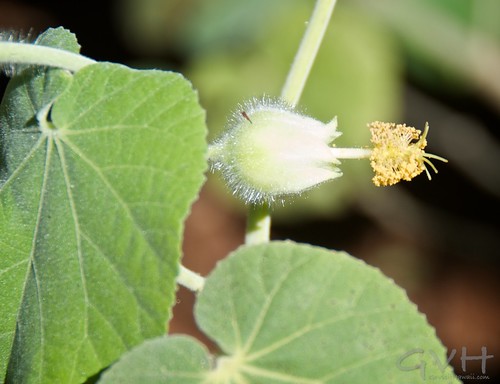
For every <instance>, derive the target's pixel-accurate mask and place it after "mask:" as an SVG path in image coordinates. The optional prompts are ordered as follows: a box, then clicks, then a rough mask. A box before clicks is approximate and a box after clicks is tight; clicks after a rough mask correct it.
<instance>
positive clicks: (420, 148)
mask: <svg viewBox="0 0 500 384" xmlns="http://www.w3.org/2000/svg"><path fill="white" fill-rule="evenodd" d="M368 127H369V128H370V132H371V134H372V139H371V141H372V143H373V145H374V148H373V151H372V153H371V156H370V164H371V166H372V168H373V171H374V172H375V176H374V177H373V183H374V184H375V185H376V186H386V185H393V184H396V183H397V182H399V181H401V180H407V181H409V180H411V179H413V178H414V177H415V176H417V175H419V174H421V173H422V172H423V171H425V172H426V174H427V177H428V178H429V180H430V179H431V174H430V173H429V171H428V169H427V167H426V165H429V166H430V167H431V168H432V169H433V170H434V172H436V173H437V169H436V167H435V166H434V165H433V164H432V163H431V161H430V160H429V158H432V159H436V160H440V161H444V162H448V160H446V159H444V158H442V157H440V156H436V155H433V154H430V153H426V152H425V151H424V148H425V147H426V146H427V140H426V136H427V132H428V131H429V125H428V124H427V123H426V124H425V129H424V133H423V134H422V135H421V133H422V132H421V131H420V130H418V129H416V128H413V127H408V126H406V125H405V124H395V123H383V122H380V121H375V122H373V123H370V124H368Z"/></svg>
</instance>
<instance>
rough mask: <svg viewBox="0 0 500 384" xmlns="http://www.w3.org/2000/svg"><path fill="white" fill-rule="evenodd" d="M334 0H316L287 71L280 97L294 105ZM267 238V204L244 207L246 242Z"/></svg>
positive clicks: (306, 76) (268, 223) (255, 241)
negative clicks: (245, 212) (245, 210)
mask: <svg viewBox="0 0 500 384" xmlns="http://www.w3.org/2000/svg"><path fill="white" fill-rule="evenodd" d="M335 3H336V0H317V2H316V5H315V7H314V11H313V14H312V16H311V19H310V21H309V24H308V26H307V29H306V32H305V34H304V37H303V38H302V41H301V43H300V46H299V50H298V51H297V54H296V55H295V59H294V60H293V64H292V67H291V69H290V72H289V73H288V76H287V79H286V81H285V85H284V86H283V89H282V91H281V98H282V99H283V100H285V101H286V102H287V103H288V104H290V105H292V106H295V105H297V103H298V102H299V99H300V96H301V95H302V91H303V89H304V86H305V84H306V81H307V78H308V76H309V73H310V72H311V68H312V66H313V64H314V61H315V59H316V55H317V53H318V50H319V47H320V45H321V41H322V40H323V36H324V35H325V31H326V28H327V26H328V23H329V22H330V18H331V15H332V12H333V8H334V7H335ZM270 239H271V214H270V210H269V206H268V205H261V206H251V207H249V209H248V219H247V229H246V236H245V243H246V244H259V243H266V242H268V241H269V240H270Z"/></svg>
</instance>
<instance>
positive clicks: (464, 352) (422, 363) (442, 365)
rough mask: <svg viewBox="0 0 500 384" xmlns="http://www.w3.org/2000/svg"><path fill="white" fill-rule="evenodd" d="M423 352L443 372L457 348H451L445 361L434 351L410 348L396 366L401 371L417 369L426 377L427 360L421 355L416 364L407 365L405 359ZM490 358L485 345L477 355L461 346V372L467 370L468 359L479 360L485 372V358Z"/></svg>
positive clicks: (423, 377) (482, 371) (482, 370)
mask: <svg viewBox="0 0 500 384" xmlns="http://www.w3.org/2000/svg"><path fill="white" fill-rule="evenodd" d="M425 353H429V354H430V355H431V357H432V362H434V363H435V364H436V366H437V367H438V369H439V370H440V371H441V372H442V373H444V370H445V369H446V367H447V366H448V364H449V363H450V361H451V360H452V359H453V358H454V357H455V355H456V354H457V350H456V349H452V350H451V353H450V355H449V356H448V358H447V360H446V361H445V362H443V361H441V359H440V358H439V356H437V355H436V353H435V352H434V351H427V352H426V351H425V350H423V349H421V348H415V349H412V350H410V351H408V352H406V353H405V354H404V355H402V356H401V357H400V358H399V360H398V361H397V366H398V368H399V369H401V370H402V371H415V370H417V369H419V370H420V376H421V377H422V379H423V380H425V377H426V376H425V369H426V365H427V362H426V361H425V360H424V359H423V357H422V358H421V359H420V361H419V362H418V364H413V365H409V364H408V363H407V360H408V359H409V358H410V357H412V356H414V355H416V354H419V355H422V356H423V355H424V354H425ZM492 358H493V355H488V354H487V351H486V347H481V355H479V356H469V355H467V347H462V354H461V356H460V361H461V363H462V372H464V373H465V372H467V362H468V361H472V360H481V373H482V374H484V373H486V360H488V359H492Z"/></svg>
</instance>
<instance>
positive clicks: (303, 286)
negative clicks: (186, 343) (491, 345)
mask: <svg viewBox="0 0 500 384" xmlns="http://www.w3.org/2000/svg"><path fill="white" fill-rule="evenodd" d="M195 313H196V318H197V321H198V324H199V326H200V327H201V328H202V329H203V330H204V331H205V333H206V334H207V335H208V336H210V337H211V338H213V339H214V340H215V341H217V343H218V344H219V346H220V347H221V349H222V350H223V351H224V352H225V353H226V354H227V355H229V357H226V359H229V362H227V361H226V363H225V364H224V365H222V366H221V365H219V366H220V367H221V368H220V369H221V370H224V369H227V368H226V367H231V369H233V370H234V371H233V373H232V377H234V378H236V377H242V378H244V379H246V380H248V381H249V382H252V383H258V382H265V383H274V382H276V383H366V381H367V378H368V377H369V378H370V380H369V381H370V382H371V383H388V382H394V383H402V382H404V383H413V382H421V380H422V378H421V376H420V375H421V371H420V370H419V369H413V370H410V371H408V370H404V368H405V367H415V366H416V365H418V364H420V360H424V361H426V370H425V375H429V376H428V377H430V376H431V375H432V376H436V377H444V376H447V378H449V377H452V376H451V372H450V370H449V369H447V370H446V372H443V373H442V372H441V371H440V369H439V368H440V365H439V364H443V365H446V357H445V349H444V348H443V346H442V345H441V343H440V342H439V340H438V339H437V338H436V335H435V332H434V329H433V328H431V327H430V326H429V325H428V324H427V322H426V321H425V318H424V316H422V315H421V314H419V313H418V311H417V309H416V307H415V305H414V304H413V303H411V302H410V301H409V300H408V298H407V296H406V294H405V292H404V291H403V290H402V289H400V288H399V287H397V286H396V285H395V284H394V282H393V281H392V280H390V279H388V278H386V277H385V276H384V275H383V274H382V273H381V272H380V271H379V270H377V269H375V268H373V267H371V266H368V265H366V264H365V263H363V262H361V261H359V260H356V259H354V258H352V257H350V256H349V255H347V254H345V253H341V252H330V251H327V250H325V249H321V248H314V247H310V246H307V245H298V244H295V243H291V242H283V243H281V242H280V243H271V244H265V245H259V246H254V247H245V248H242V249H240V250H239V251H238V252H236V254H234V255H233V256H232V257H230V258H229V259H227V260H225V261H224V262H222V263H220V264H219V265H218V267H217V268H216V270H215V271H214V272H213V273H212V275H211V276H210V278H209V279H208V280H207V282H206V285H205V288H204V290H203V291H202V292H201V294H200V296H199V298H198V301H197V305H196V309H195ZM417 349H422V350H423V351H425V353H423V354H419V353H414V354H411V355H410V356H409V357H408V358H406V359H403V360H402V361H401V363H399V361H400V360H401V359H402V358H403V357H404V356H405V354H407V353H409V352H411V351H415V350H417ZM434 355H436V356H438V357H439V364H436V362H435V361H433V356H434ZM422 364H423V363H422ZM450 380H451V379H450ZM450 380H447V379H446V380H445V379H442V380H439V379H437V380H436V382H446V383H448V382H450ZM234 381H235V382H238V381H237V380H236V379H235V380H234Z"/></svg>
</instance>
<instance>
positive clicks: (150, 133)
mask: <svg viewBox="0 0 500 384" xmlns="http://www.w3.org/2000/svg"><path fill="white" fill-rule="evenodd" d="M54 79H55V80H54ZM61 79H63V80H64V81H62V80H61ZM56 80H57V81H56ZM56 83H57V84H56ZM58 84H59V85H58ZM56 85H58V86H56ZM62 85H64V87H63V86H62ZM54 100H55V101H54ZM52 103H53V104H52ZM0 112H1V117H0V125H1V130H2V131H1V137H2V160H1V172H2V173H1V179H0V180H1V184H0V231H1V232H0V233H1V240H0V279H1V280H0V282H1V284H0V286H1V289H0V302H1V303H2V309H1V311H2V313H1V316H0V354H1V356H0V360H1V364H0V369H1V371H0V379H2V378H3V376H4V375H5V372H6V371H7V376H6V381H7V382H14V383H23V382H30V383H58V382H60V383H72V382H81V381H83V380H85V379H86V378H87V377H89V376H90V375H92V374H95V373H96V372H98V371H99V370H100V369H102V368H103V367H106V366H107V365H109V364H110V363H111V362H112V361H114V360H115V359H117V358H118V356H120V355H121V354H122V353H123V352H124V351H126V350H128V349H130V348H132V347H133V346H134V345H136V344H138V343H140V342H141V341H143V340H144V339H146V338H150V337H153V336H156V335H160V334H163V333H164V332H165V329H166V324H167V321H168V319H169V316H170V308H171V306H172V305H173V301H174V296H175V278H176V275H177V269H178V263H179V258H180V244H181V235H182V229H183V221H184V219H185V217H186V215H187V213H188V210H189V207H190V205H191V203H192V202H193V200H194V198H195V197H196V196H197V193H198V191H199V188H200V186H201V184H202V182H203V180H204V176H203V172H204V170H205V167H206V164H205V150H206V144H205V123H204V113H203V111H202V109H201V107H200V106H199V104H198V101H197V95H196V93H195V92H194V91H193V89H192V88H191V85H190V84H189V83H188V82H187V81H186V80H185V79H184V78H183V77H182V76H180V75H179V74H175V73H169V72H162V71H138V70H132V69H130V68H127V67H124V66H121V65H116V64H108V63H103V64H95V65H90V66H88V67H85V68H84V69H82V70H81V71H79V72H78V73H76V74H75V75H74V76H72V75H70V74H68V73H66V72H65V71H62V70H57V69H28V70H25V71H23V72H22V73H21V74H20V75H19V76H18V77H15V78H13V79H12V81H11V83H10V85H9V88H8V90H7V93H6V95H5V97H4V100H3V102H2V106H1V109H0Z"/></svg>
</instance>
